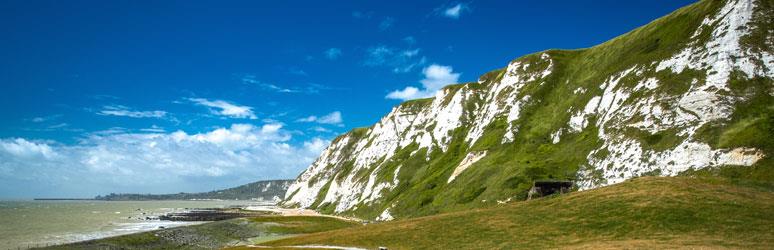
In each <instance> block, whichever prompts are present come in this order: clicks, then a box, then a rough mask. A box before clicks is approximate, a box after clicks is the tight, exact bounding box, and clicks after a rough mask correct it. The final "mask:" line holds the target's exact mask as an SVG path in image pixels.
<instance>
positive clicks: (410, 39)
mask: <svg viewBox="0 0 774 250" xmlns="http://www.w3.org/2000/svg"><path fill="white" fill-rule="evenodd" d="M403 41H404V42H406V43H407V44H408V45H409V46H411V45H414V44H415V43H417V39H416V38H414V37H413V36H407V37H404V38H403Z"/></svg>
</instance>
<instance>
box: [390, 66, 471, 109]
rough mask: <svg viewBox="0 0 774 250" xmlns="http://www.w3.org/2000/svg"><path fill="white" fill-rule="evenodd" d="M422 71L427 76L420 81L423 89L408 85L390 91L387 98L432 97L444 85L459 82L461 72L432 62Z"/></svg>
mask: <svg viewBox="0 0 774 250" xmlns="http://www.w3.org/2000/svg"><path fill="white" fill-rule="evenodd" d="M422 73H423V74H424V75H425V78H424V79H422V80H420V81H419V82H420V83H421V84H422V89H419V88H417V87H413V86H408V87H406V88H404V89H402V90H395V91H392V92H390V93H389V94H387V96H385V98H387V99H399V100H411V99H417V98H426V97H431V96H433V95H434V94H435V92H436V91H438V90H439V89H441V88H443V87H444V86H446V85H449V84H454V83H457V82H458V81H459V78H460V73H455V72H454V69H453V68H452V67H451V66H443V65H438V64H432V65H430V66H428V67H426V68H424V69H423V70H422Z"/></svg>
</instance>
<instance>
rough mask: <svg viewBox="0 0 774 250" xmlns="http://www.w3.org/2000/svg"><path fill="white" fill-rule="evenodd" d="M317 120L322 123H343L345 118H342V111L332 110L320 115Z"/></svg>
mask: <svg viewBox="0 0 774 250" xmlns="http://www.w3.org/2000/svg"><path fill="white" fill-rule="evenodd" d="M317 122H318V123H322V124H339V123H342V122H343V120H342V119H341V112H339V111H334V112H331V113H330V114H327V115H324V116H323V117H320V119H318V120H317Z"/></svg>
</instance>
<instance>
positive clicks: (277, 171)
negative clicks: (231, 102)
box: [0, 123, 328, 197]
mask: <svg viewBox="0 0 774 250" xmlns="http://www.w3.org/2000/svg"><path fill="white" fill-rule="evenodd" d="M291 139H292V132H290V131H287V130H285V129H284V128H283V126H282V125H281V124H278V123H270V124H264V125H262V126H255V125H251V124H233V125H231V126H230V127H226V128H216V129H214V130H211V131H207V132H203V133H193V134H189V133H187V132H184V131H176V132H171V133H163V132H154V133H131V132H117V133H110V134H96V133H95V134H91V135H87V136H86V137H85V138H83V139H81V141H80V142H78V143H76V144H73V145H64V144H58V143H53V142H35V141H30V140H27V139H23V138H16V139H13V138H12V139H0V181H2V182H3V183H27V184H26V185H32V186H36V187H41V188H40V191H39V192H38V193H27V194H25V193H24V192H33V191H28V190H25V191H24V192H19V191H18V189H19V187H18V186H13V185H5V184H4V185H0V197H10V196H20V197H31V196H33V195H35V196H48V194H49V193H50V194H57V192H67V193H63V194H61V196H80V197H89V196H94V195H97V194H104V193H109V192H139V193H145V192H153V193H164V192H181V191H186V192H190V191H205V190H208V189H212V188H213V187H228V186H236V185H239V184H244V183H248V182H252V181H256V180H261V179H271V178H293V177H295V176H296V175H297V174H298V173H300V172H301V171H302V170H303V169H304V168H305V167H307V166H308V165H309V164H311V162H312V161H314V159H316V158H317V157H318V155H319V153H320V152H321V151H322V149H323V148H324V147H326V146H327V144H328V141H326V140H323V139H319V138H312V139H309V140H308V141H303V142H298V143H292V142H291ZM41 192H42V193H41Z"/></svg>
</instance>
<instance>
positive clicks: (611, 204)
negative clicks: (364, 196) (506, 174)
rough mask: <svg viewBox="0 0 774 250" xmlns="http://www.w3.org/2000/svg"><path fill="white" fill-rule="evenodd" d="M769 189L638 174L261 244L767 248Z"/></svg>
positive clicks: (771, 232)
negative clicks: (594, 185)
mask: <svg viewBox="0 0 774 250" xmlns="http://www.w3.org/2000/svg"><path fill="white" fill-rule="evenodd" d="M773 187H774V186H772V184H771V183H767V182H764V183H756V182H744V183H738V182H734V181H732V180H729V179H723V178H711V177H707V178H691V177H642V178H637V179H633V180H630V181H627V182H624V183H621V184H617V185H612V186H608V187H604V188H599V189H594V190H589V191H583V192H576V193H571V194H567V195H561V196H554V197H547V198H542V199H537V200H532V201H526V202H513V203H510V204H506V205H502V206H500V207H496V208H489V209H479V210H470V211H465V212H455V213H447V214H439V215H433V216H427V217H419V218H412V219H405V220H398V221H393V222H387V223H378V224H370V225H366V226H356V227H350V228H345V229H338V230H332V231H326V232H320V233H312V234H306V235H300V236H297V237H292V238H285V239H280V240H276V241H271V242H266V243H263V244H261V245H265V246H276V247H279V248H282V247H287V246H308V245H332V246H350V247H362V248H369V249H373V248H376V247H378V246H385V247H388V248H389V249H513V248H521V249H535V248H594V249H597V248H758V249H771V248H773V247H774V193H773V192H772V191H773V190H774V188H773ZM332 228H335V227H331V228H326V229H332ZM237 248H238V249H244V248H246V247H237Z"/></svg>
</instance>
